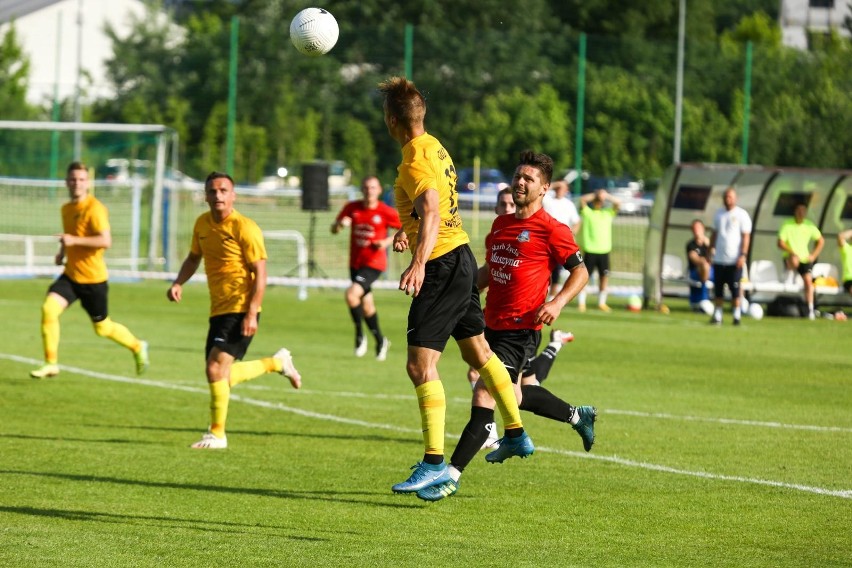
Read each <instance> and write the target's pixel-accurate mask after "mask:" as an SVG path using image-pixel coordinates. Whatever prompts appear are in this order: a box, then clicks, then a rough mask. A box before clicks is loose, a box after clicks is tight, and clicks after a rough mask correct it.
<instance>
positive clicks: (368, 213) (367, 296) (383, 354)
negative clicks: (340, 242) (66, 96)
mask: <svg viewBox="0 0 852 568" xmlns="http://www.w3.org/2000/svg"><path fill="white" fill-rule="evenodd" d="M361 192H362V193H363V194H364V197H363V199H360V200H357V201H350V202H349V203H347V204H346V205H345V206H344V207H343V209H342V210H341V211H340V213H338V214H337V218H336V219H335V220H334V223H332V225H331V232H332V233H334V234H337V233H338V232H340V229H341V228H343V227H348V226H351V227H352V231H351V234H350V237H349V275H350V278H351V279H352V285H351V286H349V288H347V289H346V304H347V305H348V306H349V313H350V314H351V315H352V322H353V323H354V324H355V356H356V357H363V356H364V354H365V353H367V338H366V336H365V335H364V331H363V328H362V326H361V322H362V321H366V322H367V327H368V328H369V329H370V332H371V333H372V334H373V337H374V338H375V340H376V359H377V360H378V361H384V360H385V359H386V358H387V354H388V347H390V341H388V338H387V337H385V336H384V335H382V331H381V328H380V327H379V315H378V313H377V312H376V303H375V301H374V300H373V292H372V289H371V286H372V285H373V282H375V281H376V280H378V278H379V276H381V275H382V272H384V271H385V270H387V266H388V257H387V252H386V250H387V248H388V247H389V246H390V245H391V244H392V243H393V234H388V228H393V229H399V228H401V227H402V224H401V223H400V221H399V215H398V214H397V212H396V209H394V208H393V207H391V206H389V205H386V204H384V203H382V202H381V201H380V200H379V197H380V196H381V194H382V185H381V183H380V182H379V178H377V177H376V176H367V177H365V178H364V179H363V180H362V181H361Z"/></svg>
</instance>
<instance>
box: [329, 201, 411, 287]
mask: <svg viewBox="0 0 852 568" xmlns="http://www.w3.org/2000/svg"><path fill="white" fill-rule="evenodd" d="M345 217H348V218H350V219H352V234H351V236H350V238H349V267H350V268H354V269H356V270H358V269H361V268H373V269H375V270H378V271H380V272H384V271H385V270H386V269H387V265H388V257H387V253H386V252H385V250H384V249H379V248H376V247H374V246H373V243H375V242H376V241H381V240H382V239H385V238H387V236H388V228H393V229H399V228H400V227H401V226H402V223H400V221H399V214H397V212H396V209H394V208H393V207H391V206H389V205H387V204H385V203H382V202H381V201H380V202H379V203H378V204H377V205H376V207H375V208H374V209H367V208H366V207H365V206H364V202H363V201H350V202H349V203H347V204H346V205H345V206H344V207H343V210H342V211H341V212H340V213H339V214H338V215H337V220H338V221H340V220H341V219H343V218H345Z"/></svg>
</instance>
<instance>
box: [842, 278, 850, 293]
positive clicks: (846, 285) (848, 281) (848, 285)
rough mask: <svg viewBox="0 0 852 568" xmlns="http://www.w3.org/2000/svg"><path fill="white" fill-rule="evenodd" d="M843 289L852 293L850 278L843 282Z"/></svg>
mask: <svg viewBox="0 0 852 568" xmlns="http://www.w3.org/2000/svg"><path fill="white" fill-rule="evenodd" d="M843 289H844V290H846V291H847V292H849V293H850V294H852V280H847V281H846V282H844V283H843Z"/></svg>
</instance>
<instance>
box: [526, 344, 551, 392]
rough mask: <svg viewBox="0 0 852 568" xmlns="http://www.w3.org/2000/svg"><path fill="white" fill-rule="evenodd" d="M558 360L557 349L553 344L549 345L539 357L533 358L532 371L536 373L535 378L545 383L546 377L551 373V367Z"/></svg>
mask: <svg viewBox="0 0 852 568" xmlns="http://www.w3.org/2000/svg"><path fill="white" fill-rule="evenodd" d="M555 361H556V349H554V348H553V347H552V346H550V345H548V346H547V347H545V348H544V351H542V352H541V353H539V354H538V357H536V358H535V359H533V362H532V365H531V367H532V371H533V373H535V378H536V380H538V382H539V383H543V382H544V379H546V378H547V375H549V374H550V368H551V367H553V363H554V362H555Z"/></svg>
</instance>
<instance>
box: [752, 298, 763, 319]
mask: <svg viewBox="0 0 852 568" xmlns="http://www.w3.org/2000/svg"><path fill="white" fill-rule="evenodd" d="M748 315H750V316H751V317H753V318H754V319H756V320H759V319H763V308H762V307H761V306H760V304H758V303H757V302H752V303H751V305H750V306H749V307H748Z"/></svg>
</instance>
